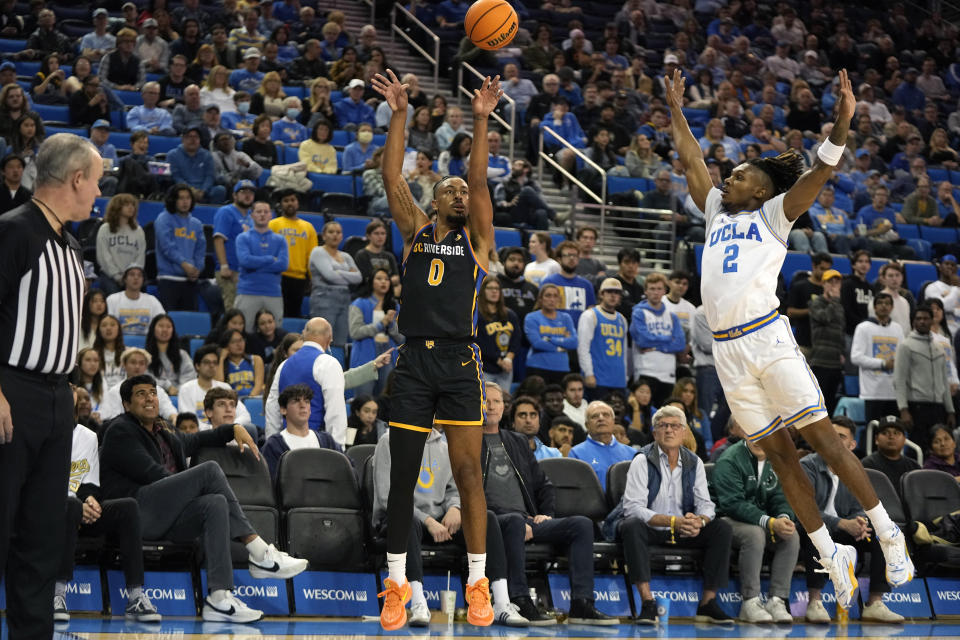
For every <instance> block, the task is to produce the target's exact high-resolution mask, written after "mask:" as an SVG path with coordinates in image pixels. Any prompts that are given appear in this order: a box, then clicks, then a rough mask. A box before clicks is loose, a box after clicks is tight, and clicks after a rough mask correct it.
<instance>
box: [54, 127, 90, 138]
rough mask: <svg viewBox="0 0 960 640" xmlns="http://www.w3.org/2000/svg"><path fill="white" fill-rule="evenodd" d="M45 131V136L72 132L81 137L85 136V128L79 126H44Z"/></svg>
mask: <svg viewBox="0 0 960 640" xmlns="http://www.w3.org/2000/svg"><path fill="white" fill-rule="evenodd" d="M44 129H45V130H46V132H47V137H50V136H52V135H53V134H55V133H72V134H73V135H75V136H80V137H81V138H86V137H87V130H86V129H83V128H81V127H44Z"/></svg>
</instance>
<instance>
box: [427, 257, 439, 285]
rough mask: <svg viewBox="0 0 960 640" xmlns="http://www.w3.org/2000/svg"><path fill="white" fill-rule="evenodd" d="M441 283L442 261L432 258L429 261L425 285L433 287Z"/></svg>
mask: <svg viewBox="0 0 960 640" xmlns="http://www.w3.org/2000/svg"><path fill="white" fill-rule="evenodd" d="M441 282H443V260H441V259H439V258H434V259H433V260H431V261H430V271H429V272H428V273H427V284H429V285H430V286H431V287H435V286H437V285H438V284H440V283H441Z"/></svg>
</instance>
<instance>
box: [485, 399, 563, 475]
mask: <svg viewBox="0 0 960 640" xmlns="http://www.w3.org/2000/svg"><path fill="white" fill-rule="evenodd" d="M488 384H489V383H488ZM498 386H499V385H498ZM510 428H511V430H513V431H514V432H516V433H518V434H520V435H522V436H524V437H525V438H526V440H527V444H528V445H529V448H530V451H531V452H532V453H533V457H534V458H536V459H537V461H538V462H539V461H540V460H543V459H545V458H560V457H561V454H560V450H559V449H557V448H555V447H552V446H548V445H546V444H544V443H543V442H542V441H541V440H540V438H539V437H537V435H538V434H539V433H540V431H541V428H540V403H539V402H537V400H536V399H534V398H532V397H531V396H525V395H521V396H518V397H517V398H515V399H514V400H513V402H511V403H510ZM551 431H552V430H551ZM558 433H559V432H558ZM571 437H572V430H571ZM567 449H568V450H569V447H567Z"/></svg>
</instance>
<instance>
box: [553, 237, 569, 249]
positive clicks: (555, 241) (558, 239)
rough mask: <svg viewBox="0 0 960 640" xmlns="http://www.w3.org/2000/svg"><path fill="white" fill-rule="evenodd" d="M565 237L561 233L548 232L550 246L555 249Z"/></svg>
mask: <svg viewBox="0 0 960 640" xmlns="http://www.w3.org/2000/svg"><path fill="white" fill-rule="evenodd" d="M566 239H567V236H565V235H563V234H562V233H551V234H550V247H551V248H552V249H553V250H554V251H556V249H557V245H558V244H560V243H561V242H563V241H564V240H566Z"/></svg>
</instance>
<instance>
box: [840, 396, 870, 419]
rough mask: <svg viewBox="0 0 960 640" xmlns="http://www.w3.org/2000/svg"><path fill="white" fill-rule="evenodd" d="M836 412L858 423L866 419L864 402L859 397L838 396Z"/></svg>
mask: <svg viewBox="0 0 960 640" xmlns="http://www.w3.org/2000/svg"><path fill="white" fill-rule="evenodd" d="M836 412H837V413H839V414H840V415H844V416H847V417H848V418H850V419H851V420H853V421H854V422H856V423H857V424H858V425H860V424H863V423H864V422H865V421H866V413H865V410H864V402H863V400H862V399H861V398H855V397H851V396H847V397H844V398H840V399H839V400H838V401H837V409H836Z"/></svg>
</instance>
